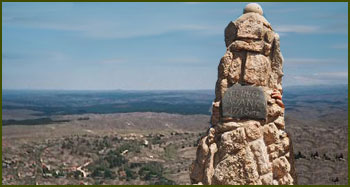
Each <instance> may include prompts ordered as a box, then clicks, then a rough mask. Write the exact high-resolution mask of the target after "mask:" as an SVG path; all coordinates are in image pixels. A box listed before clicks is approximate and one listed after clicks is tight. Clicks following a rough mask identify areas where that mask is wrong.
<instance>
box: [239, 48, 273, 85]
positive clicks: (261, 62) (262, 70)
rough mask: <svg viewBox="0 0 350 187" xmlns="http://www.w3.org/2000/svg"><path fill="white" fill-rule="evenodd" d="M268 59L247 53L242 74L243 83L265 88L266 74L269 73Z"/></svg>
mask: <svg viewBox="0 0 350 187" xmlns="http://www.w3.org/2000/svg"><path fill="white" fill-rule="evenodd" d="M269 67H270V61H269V59H268V58H267V57H266V56H264V55H262V54H258V53H250V52H248V53H247V60H246V66H245V72H244V81H245V82H246V83H249V84H252V85H256V86H266V85H267V84H268V74H269V73H270V69H269Z"/></svg>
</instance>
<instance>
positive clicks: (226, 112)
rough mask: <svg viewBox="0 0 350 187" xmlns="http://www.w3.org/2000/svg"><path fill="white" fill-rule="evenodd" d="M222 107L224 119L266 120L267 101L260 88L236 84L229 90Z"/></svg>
mask: <svg viewBox="0 0 350 187" xmlns="http://www.w3.org/2000/svg"><path fill="white" fill-rule="evenodd" d="M221 107H222V116H223V117H232V118H239V119H258V120H263V119H265V118H266V99H265V95H264V92H263V90H262V89H261V88H259V87H253V86H241V85H239V84H236V85H234V86H232V87H230V88H228V89H227V90H226V92H225V94H224V97H223V99H222V105H221Z"/></svg>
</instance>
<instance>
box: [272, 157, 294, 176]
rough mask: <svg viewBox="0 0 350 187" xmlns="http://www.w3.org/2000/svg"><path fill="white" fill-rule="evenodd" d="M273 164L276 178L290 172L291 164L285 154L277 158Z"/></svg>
mask: <svg viewBox="0 0 350 187" xmlns="http://www.w3.org/2000/svg"><path fill="white" fill-rule="evenodd" d="M272 165H273V177H274V178H282V177H284V176H285V175H287V174H288V173H289V172H290V164H289V162H288V160H287V158H286V157H284V156H282V157H280V158H277V159H275V160H274V161H273V163H272Z"/></svg>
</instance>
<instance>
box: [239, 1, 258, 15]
mask: <svg viewBox="0 0 350 187" xmlns="http://www.w3.org/2000/svg"><path fill="white" fill-rule="evenodd" d="M249 12H254V13H258V14H260V15H263V10H262V8H261V6H260V5H259V4H257V3H249V4H247V6H245V8H244V10H243V13H244V14H246V13H249Z"/></svg>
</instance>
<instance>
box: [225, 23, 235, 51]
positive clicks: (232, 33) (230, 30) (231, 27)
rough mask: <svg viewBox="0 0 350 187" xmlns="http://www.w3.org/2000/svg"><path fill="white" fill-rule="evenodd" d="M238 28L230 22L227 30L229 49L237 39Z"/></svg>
mask: <svg viewBox="0 0 350 187" xmlns="http://www.w3.org/2000/svg"><path fill="white" fill-rule="evenodd" d="M236 35H237V28H236V25H235V23H234V22H232V21H231V22H230V23H229V24H228V25H227V27H226V29H225V44H226V47H228V46H229V45H230V44H232V42H233V41H234V40H235V39H236Z"/></svg>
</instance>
